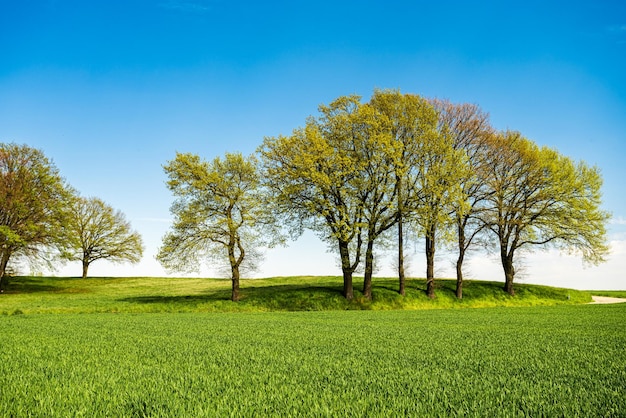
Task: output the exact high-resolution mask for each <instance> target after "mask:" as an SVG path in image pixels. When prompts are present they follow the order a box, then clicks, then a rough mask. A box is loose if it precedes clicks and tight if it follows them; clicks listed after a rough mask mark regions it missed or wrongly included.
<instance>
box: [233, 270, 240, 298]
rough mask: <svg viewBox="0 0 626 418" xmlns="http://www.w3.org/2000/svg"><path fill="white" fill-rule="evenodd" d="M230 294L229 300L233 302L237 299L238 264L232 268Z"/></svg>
mask: <svg viewBox="0 0 626 418" xmlns="http://www.w3.org/2000/svg"><path fill="white" fill-rule="evenodd" d="M232 275H233V277H232V285H233V286H232V296H231V300H232V301H233V302H238V301H239V266H235V267H233V268H232Z"/></svg>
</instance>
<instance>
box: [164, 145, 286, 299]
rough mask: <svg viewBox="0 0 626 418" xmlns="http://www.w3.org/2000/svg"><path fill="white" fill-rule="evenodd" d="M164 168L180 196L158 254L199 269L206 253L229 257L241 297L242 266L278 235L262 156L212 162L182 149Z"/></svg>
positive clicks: (181, 267) (171, 264)
mask: <svg viewBox="0 0 626 418" xmlns="http://www.w3.org/2000/svg"><path fill="white" fill-rule="evenodd" d="M164 169H165V172H166V173H167V175H168V177H169V180H168V182H167V185H168V188H169V189H170V191H171V192H172V193H173V194H174V196H175V197H176V200H175V201H174V203H173V204H172V207H171V212H172V214H173V215H174V224H173V226H172V230H171V231H170V232H168V233H167V234H166V235H165V237H164V238H163V245H162V246H161V248H160V249H159V252H158V255H157V259H158V260H159V261H160V262H161V264H162V265H163V266H164V267H166V268H167V269H168V270H174V271H194V270H198V269H199V266H200V264H201V259H203V258H208V259H213V258H216V259H217V260H224V259H225V260H228V261H227V263H228V267H229V270H230V277H231V281H232V296H231V299H232V300H233V301H238V300H239V298H240V295H239V281H240V276H241V269H242V268H243V267H244V266H245V263H246V262H247V261H252V260H253V257H250V255H251V254H252V253H254V252H255V250H256V249H257V248H258V247H260V246H263V245H271V244H273V243H275V242H276V238H277V237H278V234H277V233H276V230H275V229H274V228H273V224H272V222H270V216H269V213H268V205H267V204H266V203H267V202H266V200H265V199H264V198H263V194H262V193H261V183H260V176H259V171H258V167H257V161H256V158H254V157H252V156H251V157H247V158H246V157H244V156H243V155H241V154H240V153H234V154H230V153H227V154H226V155H225V157H224V158H220V157H217V158H215V159H214V160H213V161H210V162H207V161H204V160H202V159H200V157H199V156H197V155H194V154H181V153H177V154H176V158H174V159H173V160H172V161H170V162H169V163H168V164H167V165H166V166H165V167H164ZM217 263H218V264H220V262H219V261H218V262H217Z"/></svg>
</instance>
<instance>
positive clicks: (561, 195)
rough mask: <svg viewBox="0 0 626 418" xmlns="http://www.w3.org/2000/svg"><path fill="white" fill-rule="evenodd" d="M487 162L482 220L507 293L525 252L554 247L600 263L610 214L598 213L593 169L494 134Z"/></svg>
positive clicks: (515, 134) (516, 137) (515, 138)
mask: <svg viewBox="0 0 626 418" xmlns="http://www.w3.org/2000/svg"><path fill="white" fill-rule="evenodd" d="M488 159H489V161H490V164H489V165H487V166H485V167H484V171H483V172H482V179H483V181H484V182H485V185H486V186H487V187H488V188H489V190H490V193H489V196H488V198H487V201H488V208H487V210H486V211H485V212H484V213H483V221H484V222H485V224H486V226H487V227H488V228H489V229H490V230H491V231H492V232H493V233H494V234H495V235H496V237H497V238H498V243H499V247H500V259H501V261H502V267H503V269H504V275H505V285H504V290H505V291H506V292H508V293H509V294H511V295H513V294H514V290H513V280H514V277H515V268H514V261H515V260H514V257H515V254H516V252H517V251H518V250H521V249H524V248H528V247H531V246H548V245H552V246H556V247H559V248H563V249H565V250H567V251H571V252H576V253H579V254H581V255H582V257H583V259H584V260H585V261H587V262H591V263H599V262H601V261H603V260H604V257H605V255H606V254H607V252H608V247H607V245H606V222H607V221H608V219H609V217H610V215H609V213H607V212H605V211H603V210H601V209H600V204H601V193H600V188H601V186H602V178H601V176H600V173H599V172H598V170H597V168H595V167H588V166H587V165H586V164H585V163H583V162H578V163H575V162H573V161H572V160H571V159H569V158H567V157H565V156H563V155H560V154H559V153H558V152H557V151H555V150H553V149H550V148H546V147H543V148H540V147H538V146H537V145H536V144H535V143H533V142H532V141H530V140H528V139H526V138H524V137H522V136H521V135H520V134H519V133H518V132H504V133H499V134H495V135H493V136H492V137H491V138H490V140H489V149H488Z"/></svg>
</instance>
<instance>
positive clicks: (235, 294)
mask: <svg viewBox="0 0 626 418" xmlns="http://www.w3.org/2000/svg"><path fill="white" fill-rule="evenodd" d="M235 242H236V240H235V237H234V234H231V240H230V242H229V245H228V259H229V261H230V274H231V283H232V294H231V298H230V299H231V300H232V301H233V302H237V301H239V265H240V264H241V260H237V258H236V257H235Z"/></svg>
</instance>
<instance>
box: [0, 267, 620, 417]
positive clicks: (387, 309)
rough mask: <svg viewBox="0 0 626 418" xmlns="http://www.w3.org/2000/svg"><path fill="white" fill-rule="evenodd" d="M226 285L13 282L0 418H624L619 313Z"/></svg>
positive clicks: (497, 287)
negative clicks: (238, 296)
mask: <svg viewBox="0 0 626 418" xmlns="http://www.w3.org/2000/svg"><path fill="white" fill-rule="evenodd" d="M229 285H230V283H229V281H227V280H208V279H171V278H166V279H155V278H97V279H76V278H41V277H20V278H13V279H12V280H11V282H10V284H9V287H8V288H7V290H6V292H5V293H4V294H2V295H0V314H2V315H0V346H1V347H2V350H0V417H22V416H64V417H65V416H89V417H92V416H96V417H100V416H102V417H104V416H115V417H148V416H154V417H160V416H242V417H243V416H245V417H248V416H285V417H287V416H289V417H291V416H333V417H334V416H350V417H352V416H354V417H356V416H359V417H365V416H368V417H370V416H371V417H378V416H380V417H387V416H442V417H443V416H446V417H447V416H480V417H482V416H585V417H589V416H604V417H610V416H616V417H617V416H626V397H625V396H624V394H623V391H624V388H626V355H624V347H626V327H624V323H625V320H626V304H620V305H588V304H586V302H589V301H591V297H590V293H588V292H580V291H574V290H568V289H556V288H550V287H543V286H531V285H519V286H518V287H517V295H516V296H515V297H510V296H508V295H507V294H505V293H504V292H503V291H502V290H501V283H488V282H467V285H466V287H465V298H464V299H463V300H462V301H458V300H456V299H455V298H454V282H453V281H439V282H438V286H439V287H438V289H437V295H438V297H437V299H435V300H430V299H428V298H427V297H426V295H425V294H424V291H423V290H422V289H423V288H424V282H423V280H411V281H409V289H408V294H407V296H406V297H404V298H402V297H400V296H399V295H397V293H396V292H395V289H396V283H395V281H394V280H385V279H377V280H376V281H375V286H374V300H373V301H371V302H370V301H365V300H362V299H361V298H360V297H359V295H360V294H359V293H358V292H356V296H357V297H356V300H354V301H352V302H348V301H346V300H345V299H344V298H343V297H342V296H341V293H340V291H341V280H340V279H339V278H336V277H298V278H275V279H266V280H244V281H243V283H242V294H243V299H242V301H240V302H238V303H233V302H231V301H229V300H228V298H229V296H230V290H229ZM594 294H596V292H594ZM610 295H611V296H619V294H616V293H614V292H611V294H610ZM464 307H469V308H479V307H489V308H488V309H456V308H464ZM303 311H315V312H303Z"/></svg>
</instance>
